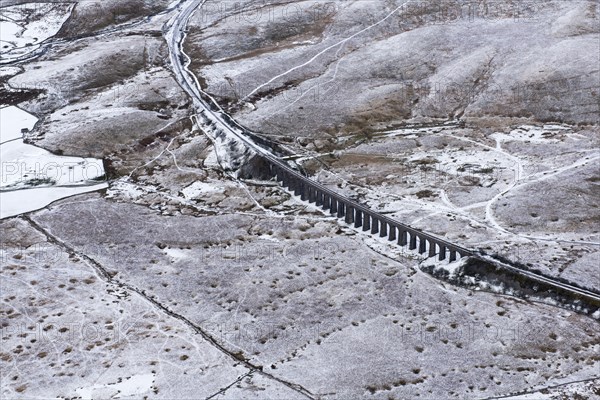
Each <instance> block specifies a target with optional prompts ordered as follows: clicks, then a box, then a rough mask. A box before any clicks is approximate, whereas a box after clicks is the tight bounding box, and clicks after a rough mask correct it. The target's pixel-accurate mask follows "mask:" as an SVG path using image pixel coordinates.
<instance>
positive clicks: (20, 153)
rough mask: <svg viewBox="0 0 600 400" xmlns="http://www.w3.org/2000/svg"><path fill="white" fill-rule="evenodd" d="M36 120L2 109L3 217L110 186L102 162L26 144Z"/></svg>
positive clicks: (0, 213)
mask: <svg viewBox="0 0 600 400" xmlns="http://www.w3.org/2000/svg"><path fill="white" fill-rule="evenodd" d="M36 122H37V118H36V117H34V116H33V115H31V114H29V113H27V112H25V111H23V110H21V109H20V108H18V107H14V106H11V107H4V108H1V109H0V160H1V164H2V177H1V180H0V218H6V217H12V216H15V215H19V214H22V213H25V212H28V211H33V210H37V209H40V208H43V207H45V206H47V205H48V204H50V203H52V202H54V201H56V200H59V199H62V198H65V197H69V196H73V195H76V194H80V193H86V192H91V191H95V190H99V189H104V188H106V187H108V184H107V183H106V182H102V180H103V177H104V167H103V164H102V160H98V159H95V158H81V157H63V156H57V155H54V154H52V153H50V152H48V151H46V150H44V149H40V148H39V147H36V146H32V145H29V144H25V143H24V142H23V139H22V137H23V131H25V130H31V129H33V126H34V125H35V123H36Z"/></svg>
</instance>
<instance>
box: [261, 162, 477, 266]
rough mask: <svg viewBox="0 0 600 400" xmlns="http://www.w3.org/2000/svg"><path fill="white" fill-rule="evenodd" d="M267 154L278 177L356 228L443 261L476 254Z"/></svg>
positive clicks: (297, 192) (271, 170)
mask: <svg viewBox="0 0 600 400" xmlns="http://www.w3.org/2000/svg"><path fill="white" fill-rule="evenodd" d="M263 157H264V158H265V159H266V161H267V162H268V164H269V168H270V172H271V175H272V176H273V177H275V178H276V179H277V181H279V182H282V184H283V186H284V187H286V188H288V189H289V190H290V191H292V192H293V193H294V194H295V195H297V196H300V197H301V199H302V200H305V201H308V202H310V203H315V205H316V206H320V207H321V208H322V209H323V210H328V211H329V212H330V213H331V214H333V215H335V216H337V218H340V219H344V221H345V222H346V223H347V224H350V225H352V224H353V225H354V226H355V227H356V228H362V230H363V231H366V232H370V233H371V234H372V235H379V236H380V237H387V238H388V240H390V241H397V243H398V244H399V245H400V246H406V245H408V248H409V249H410V250H415V251H418V253H419V254H426V255H427V257H436V256H437V258H438V260H440V261H441V260H448V261H450V262H452V261H456V260H457V259H459V258H461V257H465V256H471V255H473V252H472V251H470V250H468V249H465V248H463V247H460V246H457V245H455V244H452V243H450V242H447V241H445V240H443V239H440V238H438V237H435V236H433V235H430V234H428V233H425V232H422V231H420V230H417V229H414V228H411V227H409V226H407V225H405V224H403V223H401V222H398V221H395V220H393V219H391V218H388V217H386V216H384V215H382V214H379V213H377V212H375V211H373V210H371V209H369V208H368V207H365V206H363V205H361V204H358V203H356V202H354V201H352V200H350V199H347V198H345V197H344V196H342V195H340V194H339V193H336V192H334V191H332V190H330V189H328V188H326V187H325V186H323V185H321V184H319V183H317V182H314V181H312V180H310V179H309V178H307V177H305V176H303V175H302V174H300V173H298V172H296V171H295V170H293V169H292V168H290V167H289V166H288V165H287V164H285V163H284V162H282V161H279V160H277V159H275V158H273V157H269V156H263Z"/></svg>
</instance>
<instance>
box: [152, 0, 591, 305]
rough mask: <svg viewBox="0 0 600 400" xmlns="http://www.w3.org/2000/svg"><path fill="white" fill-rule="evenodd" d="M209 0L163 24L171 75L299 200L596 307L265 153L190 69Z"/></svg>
mask: <svg viewBox="0 0 600 400" xmlns="http://www.w3.org/2000/svg"><path fill="white" fill-rule="evenodd" d="M206 2H207V0H184V1H182V2H181V3H180V4H179V5H178V6H177V9H178V11H179V12H178V13H177V14H176V15H175V16H174V17H173V18H172V19H171V20H170V21H169V22H168V23H167V24H166V25H165V27H164V29H163V33H164V36H165V38H166V40H167V43H168V45H169V49H170V60H171V65H172V69H173V72H174V74H175V77H176V79H177V81H178V82H179V84H180V85H181V87H182V88H183V89H184V90H185V91H186V92H187V93H188V94H189V95H190V97H191V98H192V100H193V103H194V107H195V110H196V112H197V114H196V115H197V116H199V115H202V117H203V118H204V119H205V121H206V122H208V123H210V125H212V126H213V127H214V128H215V129H217V130H218V131H220V132H222V133H224V134H225V135H227V136H229V137H231V138H234V139H235V140H236V141H238V142H240V143H242V144H243V145H244V146H246V147H247V149H249V150H251V151H252V152H253V153H255V154H256V155H257V156H258V157H260V158H262V159H263V161H265V162H266V164H267V165H268V168H269V172H270V175H271V176H272V177H273V178H275V179H276V180H277V181H278V182H280V183H281V185H282V186H283V187H285V188H287V189H288V190H289V191H290V192H292V193H293V194H295V195H297V196H300V198H301V200H303V201H307V202H309V203H314V204H315V206H318V207H321V208H322V209H323V210H324V211H329V212H330V213H331V214H332V215H334V216H336V217H337V218H339V219H343V220H344V221H345V223H347V224H349V225H352V226H354V227H355V228H359V229H362V231H364V232H366V233H370V234H372V235H376V236H379V237H381V238H387V240H389V241H395V242H396V243H397V244H398V245H399V246H408V249H409V250H414V251H415V252H417V253H418V254H421V255H423V256H424V257H427V258H433V257H435V258H437V260H439V261H444V262H454V261H457V260H459V259H461V258H463V257H471V258H474V259H477V260H479V261H481V262H484V263H488V264H494V265H495V266H496V267H497V268H500V269H503V270H505V271H509V272H510V273H511V274H514V275H517V276H519V277H523V278H526V279H528V280H530V281H532V282H534V284H536V285H542V286H543V287H546V288H550V290H551V291H554V292H556V293H567V294H568V295H569V296H573V297H574V298H576V299H581V300H584V301H586V302H587V303H590V304H593V305H594V306H595V307H596V305H597V307H596V308H597V309H600V293H598V292H595V291H590V290H587V289H585V288H581V287H578V286H577V285H574V284H570V283H566V282H563V281H561V280H559V279H555V278H552V277H548V276H545V275H541V274H539V273H536V272H533V271H530V270H527V269H524V268H519V267H517V266H514V265H509V264H507V263H502V262H499V261H498V260H494V259H492V258H491V257H487V256H485V255H484V254H482V253H480V252H478V251H474V250H470V249H467V248H464V247H462V246H459V245H456V244H454V243H451V242H449V241H447V240H445V239H442V238H439V237H436V236H434V235H432V234H429V233H427V232H423V231H421V230H418V229H415V228H412V227H410V226H408V225H406V224H403V223H402V222H399V221H396V220H394V219H392V218H389V217H387V216H384V215H382V214H380V213H378V212H376V211H373V210H371V209H370V208H368V207H366V206H365V205H362V204H359V203H357V202H355V201H353V200H351V199H349V198H347V197H345V196H343V195H342V194H339V193H336V192H335V191H332V190H331V189H329V188H327V187H325V186H324V185H322V184H320V183H319V182H316V181H313V180H312V179H310V178H308V177H306V176H304V175H302V174H301V173H300V172H298V171H296V170H295V169H294V168H292V167H291V166H290V165H289V164H288V163H286V162H285V161H283V160H281V159H280V158H279V157H277V156H275V155H274V154H272V153H271V151H270V150H269V149H267V148H266V147H263V146H261V145H259V144H257V143H256V141H255V139H253V137H252V136H254V135H252V134H251V133H250V132H248V131H246V130H245V129H244V128H243V127H242V126H240V125H239V124H237V122H235V121H234V120H233V119H232V118H231V117H230V116H229V115H228V114H227V113H226V112H225V111H224V110H223V109H222V108H221V107H220V105H219V104H218V102H217V101H216V100H215V99H214V98H213V97H211V96H210V95H209V94H208V93H205V92H203V91H202V89H201V87H200V84H199V82H198V80H197V78H196V77H195V75H194V74H193V73H192V72H191V71H190V70H189V69H188V65H189V64H190V62H191V60H190V59H189V57H188V56H187V55H186V54H185V52H184V51H183V49H182V47H183V42H184V41H185V38H186V30H187V25H188V21H189V19H190V17H191V16H192V15H193V13H194V12H195V11H196V10H197V9H198V7H201V6H202V5H204V4H205V3H206Z"/></svg>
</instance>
